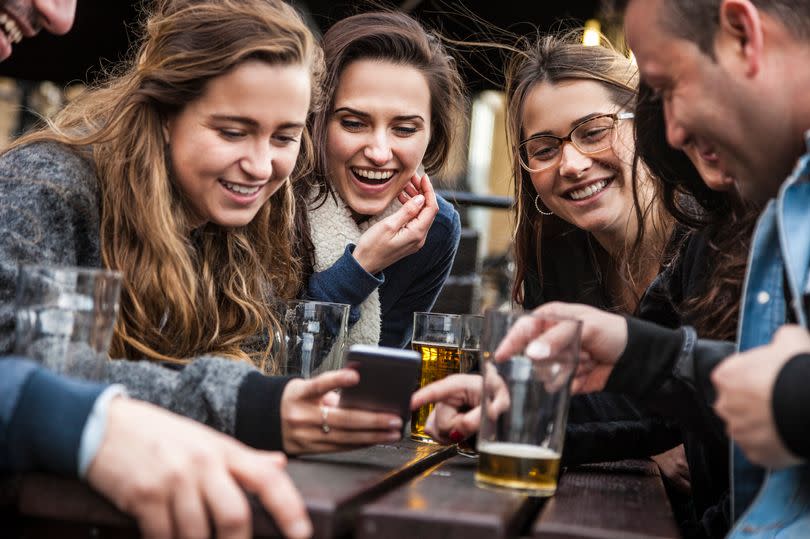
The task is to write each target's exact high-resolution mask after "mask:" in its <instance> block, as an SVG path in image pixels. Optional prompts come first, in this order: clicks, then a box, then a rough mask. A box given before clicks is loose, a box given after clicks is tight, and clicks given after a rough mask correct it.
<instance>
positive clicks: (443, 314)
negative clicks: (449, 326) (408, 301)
mask: <svg viewBox="0 0 810 539" xmlns="http://www.w3.org/2000/svg"><path fill="white" fill-rule="evenodd" d="M417 315H427V316H445V317H450V318H461V317H462V316H465V315H463V314H453V313H432V312H427V311H414V312H413V318H414V320H416V316H417Z"/></svg>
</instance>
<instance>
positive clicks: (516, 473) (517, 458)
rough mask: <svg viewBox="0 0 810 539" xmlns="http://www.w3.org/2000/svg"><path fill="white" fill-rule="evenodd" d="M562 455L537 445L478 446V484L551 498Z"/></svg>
mask: <svg viewBox="0 0 810 539" xmlns="http://www.w3.org/2000/svg"><path fill="white" fill-rule="evenodd" d="M559 471H560V454H559V453H557V452H555V451H553V450H551V449H549V448H547V447H538V446H536V445H529V444H518V443H510V442H483V441H479V442H478V470H477V471H476V472H475V481H476V483H478V484H480V485H482V486H495V487H506V488H509V489H512V490H518V491H521V492H524V493H526V494H529V495H530V496H551V495H552V494H554V491H555V490H556V489H557V475H558V474H559Z"/></svg>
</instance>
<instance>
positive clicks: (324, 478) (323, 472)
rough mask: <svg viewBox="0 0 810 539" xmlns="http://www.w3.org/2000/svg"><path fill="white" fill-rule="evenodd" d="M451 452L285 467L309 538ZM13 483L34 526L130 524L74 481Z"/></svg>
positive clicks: (342, 528) (330, 458) (368, 454)
mask: <svg viewBox="0 0 810 539" xmlns="http://www.w3.org/2000/svg"><path fill="white" fill-rule="evenodd" d="M454 454H455V449H453V448H451V447H441V446H437V445H424V444H417V443H415V442H412V441H411V440H403V441H401V442H399V443H397V444H394V445H386V446H375V447H369V448H366V449H358V450H355V451H348V452H344V453H335V454H330V455H318V456H312V457H303V458H298V459H290V461H289V464H288V468H287V469H288V472H289V473H290V475H291V477H292V479H293V481H294V482H295V484H296V486H297V487H298V489H299V491H300V492H301V494H302V496H303V497H304V500H305V502H306V504H307V509H308V511H309V513H310V517H311V518H312V522H313V525H314V527H315V537H316V538H332V537H339V536H341V535H345V534H346V533H348V532H350V528H351V524H352V522H351V520H352V518H353V516H354V515H355V513H356V512H357V509H358V507H359V505H360V504H362V503H365V502H367V501H369V500H371V499H373V498H375V497H376V496H379V495H380V494H381V493H384V492H386V491H387V490H388V489H392V488H396V487H397V486H398V485H400V484H402V483H403V482H405V481H407V480H408V479H410V478H412V477H414V476H416V475H418V474H419V473H421V472H422V471H424V470H425V469H427V468H429V467H431V466H433V465H434V464H436V463H438V462H441V461H442V460H443V459H446V458H449V457H451V456H453V455H454ZM6 484H7V485H10V483H7V482H6ZM14 486H15V489H16V490H17V507H18V511H19V514H20V516H21V517H22V518H23V519H24V520H27V521H29V523H38V524H41V526H40V529H46V528H43V527H42V526H45V525H46V524H47V521H53V522H56V521H59V522H63V523H68V522H77V523H81V525H82V526H85V527H86V529H88V530H89V529H92V528H94V527H113V528H118V529H121V530H124V529H127V530H130V531H131V530H135V529H136V527H135V522H134V521H133V520H132V519H131V518H129V517H128V516H127V515H125V514H123V513H121V512H120V511H118V509H116V508H115V507H114V506H113V505H112V504H110V503H109V502H108V501H106V500H105V499H104V498H103V497H102V496H100V495H99V494H97V493H96V492H94V491H93V490H92V489H91V488H90V487H88V486H87V485H85V484H84V483H81V482H79V481H76V480H71V479H64V478H59V477H55V476H48V475H39V474H29V475H26V476H24V477H23V479H22V481H20V482H19V483H18V484H16V485H14ZM251 506H252V507H253V509H254V511H253V531H254V535H255V536H257V537H278V536H279V533H278V530H277V528H276V526H275V524H274V523H273V521H272V519H271V518H270V517H269V515H268V514H267V513H266V512H265V511H264V510H263V509H262V508H261V506H260V504H259V503H258V501H257V500H256V499H255V498H252V499H251ZM26 528H28V529H31V526H30V525H27V526H26ZM36 535H37V534H36V533H33V534H31V536H36Z"/></svg>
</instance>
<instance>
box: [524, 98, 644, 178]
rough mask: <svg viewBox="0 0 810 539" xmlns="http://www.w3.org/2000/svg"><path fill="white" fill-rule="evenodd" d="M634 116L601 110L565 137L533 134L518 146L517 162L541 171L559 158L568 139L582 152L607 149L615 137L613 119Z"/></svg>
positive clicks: (614, 121) (555, 162)
mask: <svg viewBox="0 0 810 539" xmlns="http://www.w3.org/2000/svg"><path fill="white" fill-rule="evenodd" d="M633 117H634V114H633V113H632V112H617V113H615V114H600V115H599V116H594V117H593V118H590V119H588V120H585V121H584V122H582V123H580V124H577V125H576V126H574V128H573V129H572V130H571V131H570V132H569V133H568V134H567V135H566V136H564V137H557V136H554V135H535V136H533V137H529V138H528V139H526V140H524V141H523V142H521V143H520V146H518V155H519V156H520V164H521V166H523V168H525V169H526V170H528V171H529V172H540V171H541V170H546V169H548V168H551V167H553V166H555V165H556V164H557V163H559V162H560V156H561V155H562V148H563V144H565V143H566V142H570V143H572V144H573V145H574V147H576V149H577V150H579V151H580V152H582V153H584V154H593V153H597V152H601V151H602V150H606V149H607V148H609V147H610V146H612V145H613V143H614V142H615V141H616V122H618V121H619V120H629V119H631V118H633Z"/></svg>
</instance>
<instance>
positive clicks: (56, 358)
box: [14, 265, 121, 378]
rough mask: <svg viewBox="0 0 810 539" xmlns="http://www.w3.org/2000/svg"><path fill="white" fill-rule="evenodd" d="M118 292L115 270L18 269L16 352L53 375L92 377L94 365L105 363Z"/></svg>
mask: <svg viewBox="0 0 810 539" xmlns="http://www.w3.org/2000/svg"><path fill="white" fill-rule="evenodd" d="M120 292H121V274H120V273H118V272H116V271H109V270H103V269H96V268H76V267H57V266H34V265H23V266H20V268H19V271H18V273H17V296H16V301H15V313H16V326H15V342H14V353H15V354H17V355H21V356H26V357H29V358H31V359H35V360H37V361H40V362H42V363H43V364H44V365H45V366H46V367H47V368H49V369H51V370H54V371H56V372H62V373H68V374H71V373H72V374H77V375H81V376H82V377H84V378H92V377H93V372H95V371H94V368H93V366H97V368H98V369H99V370H100V369H101V365H102V362H103V361H106V359H107V352H108V350H109V347H110V340H111V339H112V335H113V330H114V329H115V322H116V319H117V317H118V298H119V295H120ZM80 362H82V365H78V363H80Z"/></svg>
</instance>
